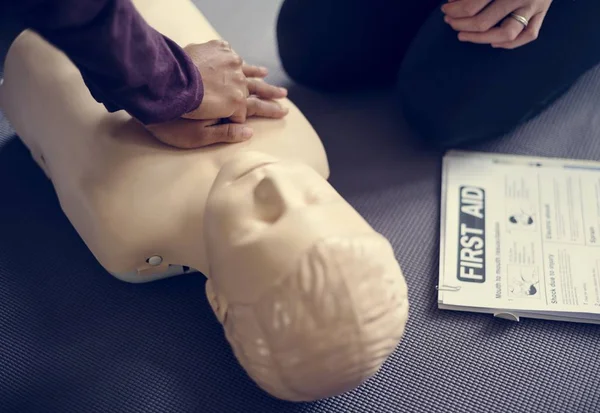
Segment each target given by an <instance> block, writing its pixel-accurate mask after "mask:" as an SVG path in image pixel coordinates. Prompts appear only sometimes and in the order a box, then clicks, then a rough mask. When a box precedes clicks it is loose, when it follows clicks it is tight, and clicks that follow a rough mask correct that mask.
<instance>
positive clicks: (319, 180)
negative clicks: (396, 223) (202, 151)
mask: <svg viewBox="0 0 600 413" xmlns="http://www.w3.org/2000/svg"><path fill="white" fill-rule="evenodd" d="M205 226H206V228H205V234H206V236H207V252H208V256H209V260H210V274H209V275H210V277H211V279H212V282H213V284H214V286H215V288H216V289H218V290H219V291H220V293H221V294H223V295H225V297H226V298H227V300H229V301H235V302H238V303H253V302H256V300H258V298H259V297H260V295H261V294H262V293H263V292H264V290H265V289H268V288H270V287H272V286H273V285H274V284H275V283H276V282H277V278H278V277H279V276H280V275H275V274H274V273H271V271H272V272H276V273H277V274H281V275H283V273H284V272H286V270H290V269H292V268H294V266H295V265H296V264H295V263H296V262H297V260H298V259H299V257H300V256H301V255H302V254H303V253H304V252H306V251H307V250H308V249H309V248H310V247H311V246H313V245H314V244H315V243H316V242H317V241H318V240H319V239H322V238H325V237H329V236H338V237H343V236H356V235H361V234H373V233H374V231H373V229H372V228H371V227H370V226H369V225H368V223H367V222H366V221H365V220H364V219H363V218H362V217H361V216H360V215H359V214H358V213H357V212H356V211H355V210H354V209H353V208H352V207H351V206H350V205H348V203H347V202H346V201H345V200H344V199H343V198H342V197H341V196H340V195H339V194H338V193H337V192H336V191H335V190H334V189H333V188H332V187H331V186H330V185H329V183H328V182H327V181H326V180H325V179H323V177H322V176H320V175H319V174H318V173H317V172H315V171H314V170H313V169H312V168H310V167H309V166H307V165H305V164H303V163H292V162H279V161H277V160H275V159H273V158H271V157H269V156H267V155H264V154H262V153H257V152H245V153H242V154H241V155H239V156H237V157H236V158H235V159H233V160H231V161H230V162H228V163H227V164H225V165H224V166H223V168H222V169H221V171H220V173H219V175H218V176H217V178H216V181H215V183H214V184H213V187H212V190H211V193H210V194H209V198H208V202H207V207H206V215H205ZM230 274H235V276H231V277H229V275H230Z"/></svg>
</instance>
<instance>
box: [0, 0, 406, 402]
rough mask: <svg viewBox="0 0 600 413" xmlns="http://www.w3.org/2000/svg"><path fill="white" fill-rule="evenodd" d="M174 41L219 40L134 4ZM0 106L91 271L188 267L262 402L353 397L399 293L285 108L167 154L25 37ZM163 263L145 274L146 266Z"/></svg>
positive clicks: (394, 322) (389, 344)
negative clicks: (244, 131) (242, 136)
mask: <svg viewBox="0 0 600 413" xmlns="http://www.w3.org/2000/svg"><path fill="white" fill-rule="evenodd" d="M134 3H135V4H136V5H137V6H138V8H139V10H140V12H141V13H142V15H143V16H144V17H145V18H146V19H147V20H148V21H149V23H150V24H151V25H153V26H154V27H155V28H156V29H158V30H159V31H161V32H162V33H164V34H166V35H168V36H169V37H171V38H172V39H174V40H175V41H177V42H178V43H179V44H180V45H186V44H188V43H193V42H195V43H200V42H205V41H209V40H212V39H217V38H219V36H218V34H217V33H216V32H215V31H214V30H213V29H212V28H211V27H210V25H209V24H208V22H207V21H206V20H205V19H204V18H203V16H202V15H201V14H200V12H199V11H198V10H197V9H196V8H195V6H194V5H193V4H192V3H191V2H190V1H189V0H172V1H169V2H166V1H159V0H156V1H152V0H138V1H134ZM4 74H5V79H4V84H3V85H2V86H0V107H1V108H2V110H3V111H4V113H5V115H6V117H7V118H8V120H9V121H10V122H11V124H12V125H13V127H14V128H15V130H16V131H17V133H18V134H19V136H20V137H21V139H22V140H23V141H24V142H25V144H26V145H27V146H28V147H29V148H30V150H31V152H32V155H33V157H34V159H35V160H36V162H37V163H38V164H39V165H40V166H41V167H42V169H44V171H45V172H46V174H47V175H48V177H49V178H50V179H51V180H52V183H53V185H54V187H55V189H56V192H57V195H58V199H59V202H60V203H61V206H62V208H63V210H64V212H65V213H66V215H67V217H68V218H69V220H70V221H71V222H72V224H73V225H74V227H75V229H76V230H77V232H78V233H79V234H80V235H81V237H82V238H83V240H84V241H85V242H86V244H87V245H88V247H89V248H90V250H91V251H92V252H93V253H94V254H95V256H96V257H97V258H98V260H99V262H100V263H101V264H102V265H103V266H104V267H105V268H106V269H107V270H108V271H110V272H112V273H113V274H115V275H116V276H118V277H119V278H121V279H123V280H125V281H130V282H146V281H152V280H155V279H159V278H164V277H166V276H172V275H176V274H177V273H176V272H175V273H172V272H169V267H168V266H169V265H170V264H171V265H186V266H190V267H192V268H194V269H196V270H198V271H200V272H202V273H203V274H205V275H206V276H207V277H208V280H207V284H206V289H207V295H208V298H209V302H210V305H211V307H212V309H213V311H214V312H215V315H216V316H217V318H218V319H219V321H220V322H221V323H222V324H223V327H224V331H225V334H226V337H227V339H228V341H229V343H230V344H231V347H232V349H233V352H234V353H235V355H236V357H237V359H238V361H239V362H240V363H241V364H242V366H243V367H244V368H245V370H246V372H247V373H248V374H249V376H250V377H252V379H253V380H254V381H255V382H256V383H257V384H258V385H259V386H260V387H261V388H262V389H264V390H266V391H267V392H269V393H270V394H271V395H273V396H275V397H278V398H282V399H285V400H292V401H309V400H315V399H320V398H324V397H330V396H334V395H337V394H340V393H344V392H346V391H349V390H352V389H353V388H355V387H356V386H358V385H360V384H361V383H362V382H364V381H365V380H367V379H368V378H369V377H371V376H372V375H374V374H375V373H376V372H377V371H378V369H379V368H380V367H381V365H382V364H383V362H384V361H385V360H386V359H387V357H388V356H389V355H390V354H391V353H392V352H393V351H394V350H395V348H396V345H397V344H398V342H399V341H400V339H401V337H402V336H403V333H404V329H405V326H406V322H407V317H408V298H407V286H406V283H405V280H404V277H403V275H402V272H401V269H400V267H399V265H398V262H397V261H396V259H395V257H394V251H393V249H392V248H391V245H390V244H389V242H388V241H387V240H386V239H385V238H384V237H383V236H381V235H380V234H378V233H376V232H375V231H374V229H373V228H372V227H371V226H370V225H369V224H368V223H367V222H366V221H365V220H364V219H363V218H362V217H361V216H360V215H359V214H358V213H357V212H356V211H355V210H354V209H353V208H352V207H351V206H350V205H349V204H348V203H347V202H346V201H345V200H344V199H343V198H342V197H341V196H340V195H339V194H338V193H337V192H336V191H335V190H334V189H333V188H332V187H331V186H330V185H329V183H328V182H327V178H328V176H329V168H328V164H327V158H326V154H325V151H324V149H323V146H322V144H321V141H320V140H319V137H318V136H317V134H316V133H315V131H314V130H313V128H312V127H311V125H310V124H309V123H308V121H307V120H306V119H305V118H304V116H303V115H302V114H301V113H300V111H299V110H298V109H297V108H296V107H295V106H293V104H292V103H291V102H289V101H284V102H283V104H284V105H286V106H288V107H289V108H290V112H289V114H288V115H287V116H286V117H285V118H284V119H282V120H266V119H263V120H260V119H252V120H250V123H251V124H252V126H253V128H254V137H253V138H252V139H251V140H249V141H247V142H244V143H241V144H232V145H218V146H213V147H207V148H202V149H199V150H177V149H173V148H169V147H167V146H165V145H162V144H160V143H159V142H158V141H157V140H155V139H154V138H153V137H152V136H151V135H150V134H149V133H147V132H146V131H145V130H144V129H143V128H142V127H141V126H140V125H139V124H137V123H136V122H133V121H132V120H131V119H130V117H129V116H128V115H127V114H125V113H122V112H120V113H115V114H108V113H107V112H106V110H105V109H104V107H103V106H102V105H100V104H98V103H97V102H95V101H94V99H93V98H92V97H91V95H90V93H89V92H88V90H87V88H86V87H85V84H84V83H83V81H82V79H81V76H80V74H79V72H78V71H77V70H76V68H75V67H74V66H73V65H72V64H71V63H70V61H69V60H68V59H67V58H66V57H65V56H64V55H63V54H62V53H60V52H58V51H57V50H56V49H54V48H53V47H51V46H49V45H48V44H47V43H46V42H45V41H44V40H42V39H41V38H40V37H39V36H37V35H36V34H34V33H32V32H24V33H23V34H22V35H21V36H20V37H19V38H18V39H17V40H16V41H15V43H14V44H13V46H12V47H11V49H10V51H9V54H8V57H7V59H6V63H5V73H4ZM151 257H152V258H155V257H161V258H162V261H161V262H160V264H158V265H153V264H156V262H155V261H154V260H150V261H151V262H150V263H148V262H146V261H147V259H148V258H151Z"/></svg>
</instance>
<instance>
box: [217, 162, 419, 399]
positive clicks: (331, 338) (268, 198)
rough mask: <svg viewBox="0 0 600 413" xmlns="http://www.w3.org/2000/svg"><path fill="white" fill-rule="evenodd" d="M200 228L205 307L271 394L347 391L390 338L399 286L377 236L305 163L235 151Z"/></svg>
mask: <svg viewBox="0 0 600 413" xmlns="http://www.w3.org/2000/svg"><path fill="white" fill-rule="evenodd" d="M205 236H206V240H207V253H208V257H209V263H210V272H209V280H208V282H207V294H208V297H209V301H210V303H211V306H212V307H213V310H214V311H215V313H216V315H217V317H218V318H219V320H220V321H221V323H223V326H224V329H225V334H226V336H227V339H228V341H229V343H230V344H231V346H232V348H233V351H234V353H235V355H236V357H237V359H238V360H239V362H240V363H241V364H242V366H243V367H244V368H245V370H246V371H247V373H248V374H249V375H250V376H251V377H252V379H253V380H254V381H255V382H256V383H257V384H258V385H259V386H260V387H261V388H263V389H264V390H266V391H267V392H268V393H270V394H271V395H273V396H274V397H278V398H281V399H284V400H289V401H311V400H317V399H321V398H325V397H331V396H335V395H338V394H341V393H344V392H346V391H349V390H352V389H354V388H356V387H357V386H358V385H360V384H361V383H362V382H364V381H365V380H366V379H368V378H369V377H371V376H372V375H373V374H375V373H376V372H377V371H378V370H379V368H380V367H381V365H382V363H383V362H384V361H385V360H386V359H387V357H388V356H389V355H390V353H392V352H393V351H394V349H395V348H396V346H397V344H398V342H399V341H400V339H401V338H402V335H403V333H404V329H405V325H406V321H407V317H408V299H407V287H406V283H405V280H404V277H403V275H402V272H401V270H400V267H399V265H398V263H397V261H396V259H395V257H394V253H393V250H392V248H391V246H390V244H389V242H388V241H387V240H386V239H385V238H383V237H382V236H381V235H380V234H378V233H376V232H375V231H374V230H373V228H372V227H371V226H369V224H368V223H367V222H366V221H365V220H364V219H363V218H362V217H361V216H360V215H359V214H358V213H357V212H356V211H355V210H354V209H353V208H352V207H351V206H350V205H349V204H348V203H347V202H346V201H344V199H343V198H342V197H341V196H340V195H339V194H338V193H337V192H336V191H335V190H334V189H333V188H332V187H331V186H330V185H329V183H328V182H327V181H326V180H325V179H323V178H322V177H321V176H320V175H319V174H317V173H316V172H315V171H314V170H313V169H311V168H310V167H308V166H307V165H305V164H302V163H291V162H287V161H286V162H283V161H277V160H276V159H273V158H270V157H268V156H267V155H263V154H261V153H255V152H245V153H242V154H240V155H238V156H236V157H235V158H234V159H232V160H231V161H229V162H228V163H227V164H225V165H224V166H223V168H222V169H221V171H220V173H219V175H218V177H217V179H216V181H215V183H214V185H213V187H212V190H211V192H210V194H209V197H208V201H207V207H206V214H205Z"/></svg>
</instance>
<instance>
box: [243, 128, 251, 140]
mask: <svg viewBox="0 0 600 413" xmlns="http://www.w3.org/2000/svg"><path fill="white" fill-rule="evenodd" d="M253 134H254V131H253V130H252V128H249V127H247V126H246V127H244V128H243V129H242V137H243V138H245V139H249V138H251V137H252V135H253Z"/></svg>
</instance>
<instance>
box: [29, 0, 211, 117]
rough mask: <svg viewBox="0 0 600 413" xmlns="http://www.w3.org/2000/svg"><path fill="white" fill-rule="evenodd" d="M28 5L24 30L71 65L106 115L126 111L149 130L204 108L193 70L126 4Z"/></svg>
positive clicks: (114, 0)
mask: <svg viewBox="0 0 600 413" xmlns="http://www.w3.org/2000/svg"><path fill="white" fill-rule="evenodd" d="M26 3H27V2H26ZM29 3H32V4H35V6H31V7H29V8H28V9H27V10H26V13H25V17H26V23H27V25H28V26H29V27H31V28H32V29H34V30H36V31H37V32H39V33H40V35H41V36H43V37H44V38H45V39H46V40H47V41H48V42H50V43H52V44H53V45H55V47H57V48H58V49H60V50H62V51H63V52H64V53H65V54H66V55H67V56H68V57H69V58H70V59H71V61H73V63H74V64H75V65H76V66H77V67H78V68H79V70H80V71H81V74H82V76H83V79H84V81H85V83H86V85H87V86H88V88H89V89H90V92H91V93H92V95H93V97H94V98H95V99H96V100H97V101H98V102H101V103H103V104H104V105H105V107H106V108H107V110H108V111H110V112H115V111H118V110H125V111H127V112H128V113H129V114H131V115H132V116H133V117H135V118H136V119H138V120H139V121H140V122H142V123H145V124H150V123H159V122H165V121H169V120H173V119H176V118H178V117H180V116H181V115H183V114H185V113H188V112H190V111H192V110H194V109H196V108H197V107H198V106H199V105H200V103H201V102H202V98H203V94H204V90H203V85H202V79H201V77H200V73H199V71H198V69H197V68H196V66H195V65H194V64H193V62H192V61H191V60H190V58H189V57H188V56H187V54H186V53H185V52H184V51H183V49H181V48H180V47H179V46H178V45H177V44H176V43H175V42H174V41H172V40H171V39H169V38H167V37H166V36H163V35H161V34H160V33H158V32H157V31H156V30H154V29H153V28H152V27H150V26H149V25H148V24H147V23H146V22H145V20H144V19H143V18H142V16H141V15H140V14H139V12H138V11H137V10H136V9H135V7H134V5H133V4H132V3H131V1H130V0H34V1H30V2H29ZM41 64H43V63H41Z"/></svg>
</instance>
